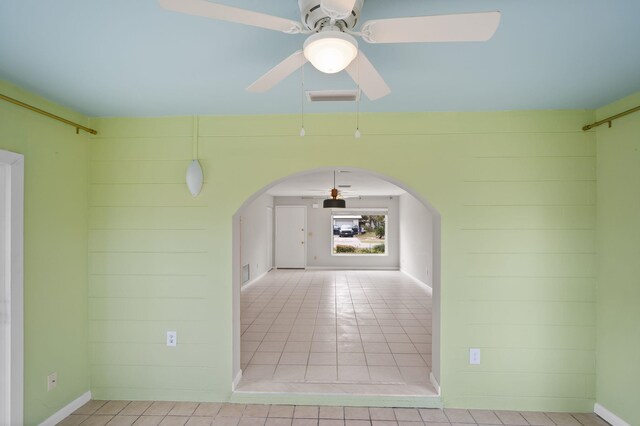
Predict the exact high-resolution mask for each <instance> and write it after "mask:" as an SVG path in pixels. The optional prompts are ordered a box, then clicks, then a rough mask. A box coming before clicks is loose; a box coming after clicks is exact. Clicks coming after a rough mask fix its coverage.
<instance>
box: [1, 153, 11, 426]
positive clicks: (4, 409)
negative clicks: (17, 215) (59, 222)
mask: <svg viewBox="0 0 640 426" xmlns="http://www.w3.org/2000/svg"><path fill="white" fill-rule="evenodd" d="M8 171H9V167H8V166H6V165H4V164H2V163H0V424H3V425H8V424H10V423H9V421H10V419H9V406H10V399H9V398H10V384H11V383H10V377H11V376H10V374H9V371H10V370H9V360H10V354H9V351H10V348H11V345H10V342H9V336H10V329H9V327H10V326H11V323H10V322H9V309H10V305H9V301H10V299H9V297H10V289H9V279H8V276H7V275H8V274H7V266H6V260H7V254H8V250H9V248H8V247H7V241H8V232H7V224H8V221H9V212H8V210H9V201H10V200H9V199H8V192H9V191H8V189H7V184H8V182H9V179H8V175H7V173H8Z"/></svg>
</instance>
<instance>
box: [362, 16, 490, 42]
mask: <svg viewBox="0 0 640 426" xmlns="http://www.w3.org/2000/svg"><path fill="white" fill-rule="evenodd" d="M498 24H500V12H480V13H463V14H459V15H436V16H417V17H414V18H392V19H376V20H372V21H367V22H365V23H364V24H363V25H362V29H361V30H360V32H361V33H362V39H363V40H364V41H366V42H368V43H428V42H447V41H487V40H489V39H490V38H491V37H493V34H494V33H495V32H496V30H497V29H498Z"/></svg>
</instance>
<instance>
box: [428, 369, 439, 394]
mask: <svg viewBox="0 0 640 426" xmlns="http://www.w3.org/2000/svg"><path fill="white" fill-rule="evenodd" d="M429 380H430V381H431V384H432V385H433V387H434V388H436V392H438V396H440V383H438V381H437V380H436V376H434V375H433V372H431V373H429Z"/></svg>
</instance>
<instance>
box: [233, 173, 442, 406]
mask: <svg viewBox="0 0 640 426" xmlns="http://www.w3.org/2000/svg"><path fill="white" fill-rule="evenodd" d="M334 170H338V171H339V172H342V173H349V174H353V175H358V176H365V177H368V178H369V180H376V181H379V182H382V183H384V184H386V185H388V188H392V187H393V188H397V189H399V192H396V193H394V195H392V196H390V198H391V199H393V197H394V196H395V197H397V200H396V201H395V204H394V206H395V207H389V206H386V207H385V208H387V210H386V211H389V212H390V213H389V217H393V220H394V221H395V223H396V226H397V227H398V228H400V221H401V219H403V220H409V221H411V220H414V221H415V220H416V219H411V215H409V216H408V217H403V218H401V217H400V216H401V214H400V209H399V205H400V204H401V200H402V204H403V206H404V209H406V210H411V211H413V212H414V213H413V216H415V215H416V214H417V213H416V212H419V211H420V209H422V210H424V212H426V214H427V215H428V216H429V222H428V227H429V232H430V241H429V243H428V246H429V247H430V248H428V249H427V251H428V252H429V256H430V259H429V260H428V261H427V259H424V263H421V260H420V259H418V258H417V257H416V256H419V254H418V255H416V253H412V255H413V258H412V259H411V261H410V262H404V263H402V262H400V260H398V262H397V267H396V268H395V269H396V270H399V271H402V272H397V274H398V275H396V276H395V278H390V277H391V276H392V275H393V273H392V272H389V273H388V275H387V277H386V278H385V277H384V274H385V271H387V270H388V271H391V270H393V269H394V267H393V265H394V262H393V261H389V259H390V258H391V257H388V258H387V259H386V260H387V263H386V264H385V265H387V266H386V267H384V268H379V267H378V268H376V267H374V266H372V265H379V264H380V262H379V261H376V262H375V263H372V262H369V263H366V262H363V261H362V259H360V260H361V262H360V264H358V266H357V267H353V268H351V269H352V270H353V271H352V272H349V273H348V272H346V270H348V269H350V266H349V265H353V264H354V263H353V262H351V263H350V260H344V259H339V260H341V261H343V264H341V267H340V268H338V269H337V270H334V271H325V270H323V268H321V267H318V266H317V264H316V265H315V266H314V265H313V264H312V265H311V267H310V268H307V271H308V270H309V269H311V270H313V271H315V272H314V274H315V275H314V276H313V277H310V276H307V277H306V278H302V279H307V280H309V279H314V277H315V279H323V280H327V279H334V280H335V279H336V276H337V275H340V279H347V280H348V279H349V278H351V279H359V277H362V276H363V274H366V275H367V277H366V280H367V281H372V282H375V281H380V280H382V281H384V280H385V279H397V277H400V276H403V277H406V278H402V280H404V279H407V280H409V281H411V280H414V281H416V282H420V281H424V282H428V283H429V284H430V287H431V288H430V289H428V291H429V292H430V293H431V295H430V297H429V299H430V301H429V303H430V309H431V310H432V316H431V317H430V318H429V321H430V330H429V331H430V341H429V342H428V343H427V342H420V344H421V345H427V344H428V345H429V350H430V354H429V355H430V360H429V361H430V363H429V369H430V377H429V378H428V379H427V380H428V382H429V385H430V386H432V387H431V389H435V391H434V392H431V391H429V392H431V394H435V395H438V394H439V385H438V382H439V370H440V356H439V354H440V214H439V212H438V211H437V210H436V209H435V208H434V207H433V206H432V205H431V204H430V203H429V202H428V201H427V200H426V199H424V198H423V197H422V196H421V195H420V194H418V193H416V192H415V191H413V190H412V189H411V188H409V187H408V186H406V185H404V184H403V183H402V182H399V181H398V180H396V179H393V178H391V177H388V176H384V175H382V174H380V173H377V172H373V171H369V170H363V169H356V168H348V167H347V168H345V167H340V168H336V169H333V168H320V169H313V170H307V171H304V172H300V173H296V174H294V175H291V176H287V177H285V178H282V179H279V180H277V181H274V182H272V183H270V184H269V185H266V186H265V187H263V188H262V189H260V190H259V191H257V192H256V193H254V194H253V195H252V196H251V197H249V198H248V199H247V200H246V201H245V202H244V203H243V204H242V206H241V207H240V208H239V209H238V211H237V212H236V213H235V214H234V217H233V319H234V321H233V348H234V352H233V377H232V380H233V384H234V389H236V387H237V386H238V384H239V383H240V381H241V378H242V369H241V367H242V364H243V363H242V360H241V353H242V350H241V334H242V332H243V331H245V329H246V325H245V329H243V325H242V322H241V314H240V311H241V297H242V296H241V294H243V293H242V291H241V289H242V284H243V283H246V282H247V281H249V282H251V283H253V282H254V278H255V277H252V276H251V274H250V272H249V271H248V269H247V266H249V264H248V263H247V262H246V261H243V255H244V256H245V257H246V254H244V250H243V247H242V241H243V236H242V235H243V232H245V235H246V233H247V232H251V231H250V230H249V231H248V230H247V229H246V224H243V214H244V215H246V214H247V213H246V212H247V209H249V208H250V207H251V206H255V204H256V202H257V201H260V200H261V199H262V198H264V197H265V194H267V195H268V194H270V193H271V194H273V191H274V188H276V189H277V188H282V187H283V186H285V187H287V188H289V189H290V188H292V187H300V185H304V184H305V182H307V184H308V185H311V186H310V187H309V189H310V190H314V191H317V190H318V188H317V186H318V185H312V184H311V182H313V177H314V176H316V175H318V174H322V175H327V176H330V174H331V173H332V172H333V171H334ZM287 183H289V186H287ZM291 183H294V184H291ZM325 186H326V185H325ZM329 189H330V187H328V186H327V187H326V190H325V193H326V194H328V192H329ZM285 193H286V194H289V195H291V194H293V193H290V192H285ZM299 195H300V196H299V197H298V199H299V201H298V202H296V203H293V204H297V205H299V206H301V205H306V206H307V207H308V208H309V209H315V208H320V210H322V208H321V205H322V200H321V199H316V198H314V197H313V196H309V195H307V196H306V197H305V196H304V194H303V193H301V194H299ZM403 197H404V198H403ZM323 198H326V196H324V197H323ZM362 198H363V197H360V196H359V197H358V200H362ZM365 198H366V197H365ZM405 199H406V202H404V200H405ZM287 204H292V203H287V202H286V200H283V199H282V198H281V199H280V201H279V202H276V203H275V204H274V203H272V204H271V205H268V203H267V205H265V207H266V208H268V209H273V210H274V211H275V210H276V209H277V207H278V205H280V206H285V205H287ZM350 204H351V205H354V204H356V205H357V207H355V208H354V207H350V206H349V205H350ZM374 204H375V203H374ZM374 204H372V203H371V202H369V203H364V204H363V203H355V200H354V201H353V202H351V203H350V202H349V200H347V210H349V211H350V213H352V214H351V215H338V214H336V215H331V216H330V217H331V222H329V219H327V218H328V217H329V216H328V213H326V214H325V219H323V220H324V222H323V223H326V224H327V225H326V226H327V228H326V229H327V230H329V229H330V226H332V227H333V228H334V234H335V228H336V226H338V227H339V225H340V222H337V221H338V220H342V221H348V220H354V221H356V220H359V219H362V216H363V215H362V214H360V213H363V212H366V213H370V212H372V211H373V207H372V206H373V205H374ZM378 204H380V203H379V202H378ZM392 204H393V203H392ZM363 205H364V206H365V207H362V206H363ZM390 208H395V210H394V211H393V213H391V211H392V210H390ZM381 210H382V209H381ZM354 212H355V214H357V215H354V214H353V213H354ZM358 216H359V219H355V218H358ZM366 216H370V215H366ZM263 217H264V216H263ZM391 222H392V221H390V222H389V223H391ZM345 223H346V222H345ZM355 223H356V222H354V224H355ZM330 224H331V225H330ZM412 225H417V222H413V223H412ZM342 226H345V225H344V224H343V225H342ZM390 226H391V225H390ZM404 227H405V228H407V224H406V223H405V224H404ZM328 232H329V231H328ZM401 235H402V232H399V231H398V232H397V235H396V238H397V237H398V236H401ZM405 235H408V234H407V233H406V232H405ZM327 238H329V237H327ZM389 239H390V238H389ZM385 244H392V242H391V241H389V243H387V242H386V241H385ZM422 245H423V246H424V245H425V244H422ZM334 248H335V247H334ZM392 251H393V252H394V255H396V256H399V257H400V256H402V255H401V254H399V252H400V244H399V243H398V244H397V247H395V248H394V249H393V250H388V252H387V253H389V252H392ZM405 251H407V252H409V251H411V247H409V248H407V247H405ZM418 252H419V253H422V252H420V250H418ZM267 256H268V255H267ZM407 256H408V255H407V254H405V257H407ZM316 257H317V256H316ZM314 260H317V259H314ZM392 260H393V259H392ZM267 262H268V261H267ZM245 263H246V264H245ZM425 265H427V266H426V267H425ZM276 266H277V265H276ZM416 268H418V269H417V270H418V271H419V272H411V271H416ZM420 268H422V270H421V271H420ZM425 268H426V269H425ZM325 269H326V268H325ZM376 269H377V271H375V272H376V273H372V272H371V271H374V270H376ZM380 269H384V270H385V271H382V270H380ZM409 269H411V271H410V270H409ZM343 271H344V272H343ZM365 271H369V272H368V273H367V272H365ZM424 272H426V273H424ZM288 273H289V274H296V273H298V274H300V272H299V271H293V272H292V271H289V272H288ZM330 274H334V275H330ZM336 274H337V275H336ZM349 274H350V275H349ZM425 276H426V277H428V279H425V278H424V277H425ZM318 277H319V278H318ZM298 278H300V276H298ZM402 280H401V281H402ZM405 284H406V285H409V284H408V281H407V282H405ZM386 291H387V293H391V292H390V291H389V289H387V290H386ZM399 319H400V320H402V318H399ZM293 320H294V319H293V318H292V321H293ZM407 321H409V320H408V319H407ZM396 322H397V321H396ZM388 324H391V325H389V326H388V327H394V325H398V326H401V325H402V324H400V323H398V324H392V323H391V322H389V323H388ZM405 324H409V323H408V322H405ZM409 327H410V326H409ZM395 328H398V327H395ZM381 335H382V334H381ZM396 337H398V338H400V337H401V336H399V335H398V336H396ZM398 340H400V339H398ZM403 342H404V341H398V342H390V343H394V344H397V345H398V346H400V345H401V343H403ZM372 343H376V342H372ZM409 343H412V342H411V341H410V340H409ZM414 343H415V342H414ZM274 355H276V356H277V354H274ZM389 356H394V357H395V354H391V355H389ZM379 358H381V359H382V358H384V357H383V356H380V357H379ZM406 358H409V357H408V356H407V357H406ZM241 388H243V389H244V388H246V387H243V386H241ZM267 388H273V387H272V386H264V387H263V389H267ZM251 389H256V391H257V392H259V391H260V389H261V388H260V386H257V387H255V386H254V387H253V388H251ZM287 389H293V387H290V388H286V387H285V388H280V390H281V393H296V392H295V391H290V390H287ZM318 389H320V388H318ZM336 389H340V388H336ZM345 389H346V388H345ZM397 389H398V388H397V387H396V390H397ZM243 391H244V390H243ZM414 391H415V389H413V390H412V391H411V392H414ZM356 392H357V390H356ZM425 392H426V391H425ZM414 393H415V392H414ZM290 401H292V400H286V398H285V400H284V401H283V402H290Z"/></svg>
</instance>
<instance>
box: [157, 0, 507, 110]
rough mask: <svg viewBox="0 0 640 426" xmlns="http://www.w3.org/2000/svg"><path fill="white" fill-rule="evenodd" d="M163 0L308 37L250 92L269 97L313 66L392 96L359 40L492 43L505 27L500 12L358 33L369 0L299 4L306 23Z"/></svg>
mask: <svg viewBox="0 0 640 426" xmlns="http://www.w3.org/2000/svg"><path fill="white" fill-rule="evenodd" d="M158 1H159V3H160V5H161V6H162V7H163V8H164V9H167V10H171V11H174V12H180V13H185V14H188V15H194V16H202V17H207V18H211V19H218V20H222V21H228V22H235V23H238V24H244V25H251V26H254V27H260V28H266V29H270V30H274V31H280V32H283V33H286V34H309V37H308V38H307V39H306V40H305V42H304V45H303V48H302V49H300V50H298V51H296V52H294V53H293V54H291V55H290V56H289V57H287V58H286V59H284V60H283V61H282V62H280V63H279V64H278V65H276V66H275V67H274V68H272V69H271V70H270V71H268V72H267V73H266V74H264V75H263V76H262V77H260V78H259V79H258V80H257V81H255V82H254V83H253V84H251V85H250V86H249V87H247V90H248V91H250V92H266V91H268V90H269V89H271V88H272V87H274V86H275V85H276V84H278V83H279V82H280V81H282V80H284V79H285V78H286V77H288V76H289V75H291V74H292V73H293V72H294V71H296V70H297V69H299V68H301V67H302V66H303V65H304V64H305V63H307V62H311V64H312V65H313V66H314V67H315V68H317V69H318V70H319V71H322V72H324V73H328V74H333V73H336V72H340V71H342V70H346V71H347V73H348V74H349V76H350V77H351V78H352V79H353V80H354V81H355V82H356V83H357V84H358V86H359V87H360V89H361V90H362V91H363V92H364V94H365V95H367V97H368V98H369V99H370V100H375V99H379V98H382V97H383V96H386V95H388V94H389V93H390V92H391V89H389V86H387V84H386V83H385V81H384V79H383V78H382V77H381V76H380V74H379V73H378V71H376V69H375V68H374V66H373V64H371V62H370V61H369V59H367V57H366V56H365V55H364V53H362V51H361V50H359V48H358V42H357V40H356V38H355V37H360V38H362V40H364V41H365V42H367V43H374V44H376V43H433V42H469V41H487V40H489V39H491V37H493V34H494V33H495V32H496V30H497V28H498V25H499V23H500V12H495V11H493V12H477V13H463V14H452V15H434V16H416V17H406V18H390V19H374V20H370V21H366V22H364V23H363V24H362V25H361V26H360V28H359V30H358V31H356V30H355V28H356V26H357V25H358V19H359V18H360V12H361V11H362V7H363V6H364V0H298V7H299V8H300V14H301V22H297V21H293V20H291V19H286V18H280V17H277V16H272V15H267V14H264V13H259V12H254V11H251V10H245V9H240V8H236V7H231V6H226V5H222V4H218V3H212V2H209V1H207V0H158ZM394 4H400V2H394Z"/></svg>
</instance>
